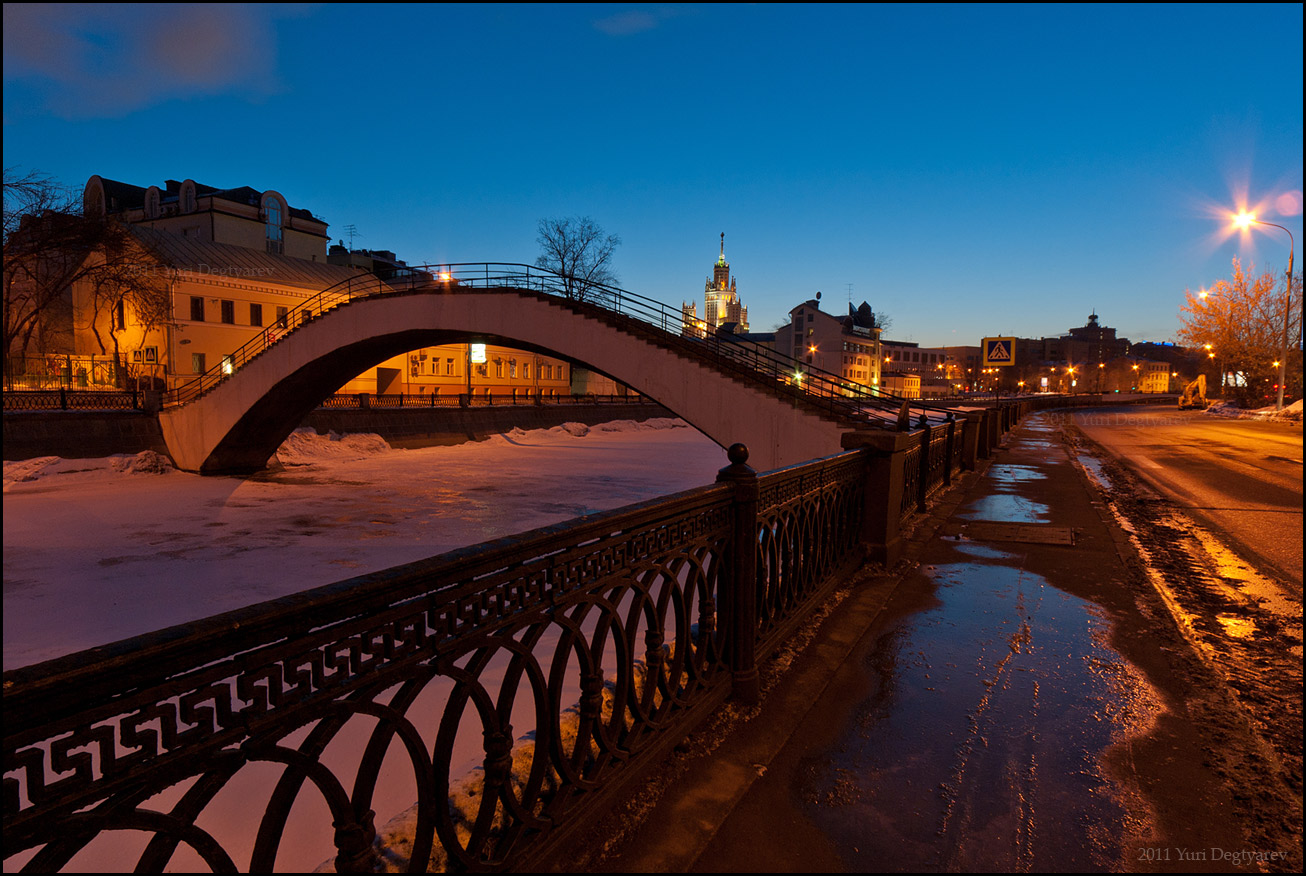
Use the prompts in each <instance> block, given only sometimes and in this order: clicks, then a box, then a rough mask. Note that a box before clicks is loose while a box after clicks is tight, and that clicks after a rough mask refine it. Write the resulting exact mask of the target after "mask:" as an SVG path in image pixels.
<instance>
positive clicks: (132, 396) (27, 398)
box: [3, 387, 142, 411]
mask: <svg viewBox="0 0 1306 876" xmlns="http://www.w3.org/2000/svg"><path fill="white" fill-rule="evenodd" d="M3 396H4V409H5V410H6V411H69V410H85V411H135V410H140V408H141V398H142V394H141V393H139V392H134V391H130V390H129V391H126V392H116V391H113V390H104V391H101V390H84V391H78V390H72V389H64V388H63V387H60V388H58V389H35V390H9V391H6V392H4V393H3Z"/></svg>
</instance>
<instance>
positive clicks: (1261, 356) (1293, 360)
mask: <svg viewBox="0 0 1306 876" xmlns="http://www.w3.org/2000/svg"><path fill="white" fill-rule="evenodd" d="M1286 280H1287V278H1286V276H1285V275H1284V273H1283V272H1280V271H1265V272H1263V273H1260V274H1257V273H1256V269H1255V267H1254V266H1251V265H1249V266H1247V268H1245V269H1244V267H1243V265H1242V262H1241V261H1240V260H1239V259H1237V258H1235V259H1234V260H1233V276H1232V277H1231V278H1230V279H1228V280H1220V281H1219V282H1217V283H1216V284H1215V285H1214V286H1212V287H1211V288H1210V289H1208V290H1205V291H1202V292H1193V291H1192V290H1188V292H1187V295H1186V300H1185V301H1184V304H1183V306H1182V307H1181V308H1180V309H1179V326H1180V327H1179V332H1178V337H1179V340H1180V342H1181V343H1184V344H1186V345H1188V346H1191V347H1194V348H1202V347H1208V346H1209V348H1210V350H1211V352H1212V353H1213V354H1214V356H1213V358H1214V359H1215V360H1216V361H1218V362H1220V363H1221V365H1222V370H1223V372H1224V373H1225V374H1230V375H1232V376H1233V383H1234V386H1233V387H1232V389H1231V393H1232V396H1233V397H1234V398H1236V399H1237V400H1238V401H1239V403H1241V404H1243V405H1249V406H1253V407H1260V406H1262V405H1263V404H1264V403H1265V398H1266V397H1267V396H1273V395H1274V392H1273V387H1274V385H1275V384H1276V383H1277V381H1278V371H1279V369H1278V361H1279V357H1280V356H1281V355H1282V350H1283V321H1284V312H1283V309H1284V307H1285V306H1287V307H1288V308H1289V312H1288V337H1289V338H1290V340H1291V342H1290V343H1289V349H1288V355H1289V358H1288V367H1287V374H1288V377H1287V382H1286V389H1285V398H1287V399H1298V398H1301V375H1302V359H1301V342H1300V338H1301V330H1302V297H1301V291H1302V287H1301V274H1298V275H1297V276H1295V277H1293V281H1292V295H1291V300H1290V301H1289V300H1286V296H1285V295H1284V292H1283V289H1282V288H1281V284H1282V283H1284V282H1286ZM1213 364H1214V363H1213Z"/></svg>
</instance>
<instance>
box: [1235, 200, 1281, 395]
mask: <svg viewBox="0 0 1306 876" xmlns="http://www.w3.org/2000/svg"><path fill="white" fill-rule="evenodd" d="M1234 222H1235V223H1237V224H1238V225H1239V226H1240V227H1242V228H1246V227H1247V226H1248V225H1268V226H1270V227H1271V228H1277V229H1279V230H1280V231H1282V232H1283V233H1284V234H1286V235H1288V288H1287V289H1286V290H1285V291H1284V293H1283V355H1282V356H1280V357H1279V399H1278V401H1276V402H1275V406H1274V409H1275V410H1276V411H1281V410H1283V385H1284V383H1285V382H1287V379H1288V320H1289V319H1290V318H1291V316H1292V255H1293V249H1294V247H1295V241H1294V240H1293V239H1292V232H1291V231H1289V230H1288V229H1286V228H1284V227H1283V226H1282V225H1275V224H1274V223H1273V222H1262V221H1261V220H1260V219H1257V218H1256V217H1255V216H1254V215H1252V214H1251V213H1247V212H1242V213H1239V214H1238V215H1237V216H1235V217H1234Z"/></svg>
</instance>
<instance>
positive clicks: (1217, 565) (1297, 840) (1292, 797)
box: [1064, 431, 1303, 870]
mask: <svg viewBox="0 0 1306 876" xmlns="http://www.w3.org/2000/svg"><path fill="white" fill-rule="evenodd" d="M1064 436H1065V440H1066V441H1067V443H1068V444H1071V445H1072V457H1074V455H1075V453H1076V452H1078V453H1081V454H1082V453H1085V452H1088V453H1090V454H1091V455H1092V456H1093V458H1094V459H1095V461H1096V465H1097V466H1099V467H1100V469H1101V471H1102V474H1103V475H1104V476H1105V477H1106V479H1107V481H1109V483H1108V484H1103V483H1101V481H1100V480H1098V479H1097V478H1096V477H1093V476H1091V475H1090V480H1092V481H1095V482H1096V483H1097V486H1098V489H1099V491H1100V492H1101V494H1102V496H1103V499H1104V501H1105V502H1106V503H1107V505H1108V506H1109V508H1110V510H1111V512H1112V513H1113V514H1114V516H1115V517H1116V519H1117V521H1118V522H1119V523H1120V525H1121V527H1122V528H1123V529H1124V530H1125V531H1126V532H1127V533H1128V535H1129V539H1130V541H1131V542H1132V544H1133V547H1134V548H1135V550H1136V551H1137V552H1138V555H1139V557H1140V558H1141V560H1142V562H1143V565H1144V567H1145V573H1146V576H1145V577H1146V581H1147V584H1148V585H1150V587H1151V589H1152V591H1153V594H1151V595H1153V596H1155V597H1159V599H1160V601H1161V602H1162V603H1164V606H1165V610H1167V611H1168V613H1169V615H1170V616H1171V618H1172V619H1173V621H1174V625H1175V628H1176V629H1177V630H1178V632H1179V633H1180V635H1182V637H1183V638H1184V639H1185V640H1186V641H1187V643H1188V645H1189V646H1190V649H1191V651H1192V653H1193V655H1195V656H1196V657H1197V658H1198V660H1199V661H1200V663H1199V665H1198V666H1196V667H1194V669H1193V672H1192V677H1190V678H1189V684H1190V686H1191V690H1192V696H1191V697H1190V698H1189V700H1188V706H1189V716H1188V717H1189V720H1191V721H1193V722H1194V724H1195V725H1196V726H1198V727H1200V728H1201V730H1202V732H1203V734H1204V735H1205V736H1206V737H1207V739H1208V744H1207V745H1206V754H1207V756H1208V757H1209V763H1210V765H1211V766H1212V768H1213V769H1214V770H1215V771H1216V772H1217V773H1218V774H1219V775H1220V776H1221V777H1222V779H1223V780H1224V782H1225V783H1226V785H1227V787H1228V788H1229V791H1230V793H1231V795H1232V797H1233V799H1234V801H1235V803H1236V804H1237V807H1238V809H1239V814H1240V815H1241V816H1242V817H1243V818H1244V820H1245V821H1246V828H1247V832H1248V834H1249V836H1248V839H1249V841H1250V842H1251V843H1252V844H1253V845H1254V846H1258V847H1262V848H1265V849H1285V850H1288V849H1290V850H1292V855H1293V856H1295V858H1294V860H1293V861H1292V862H1291V863H1290V864H1289V869H1290V870H1291V869H1294V868H1299V867H1300V864H1301V860H1302V859H1301V840H1302V681H1303V674H1302V626H1301V606H1300V605H1299V604H1298V605H1295V607H1294V606H1293V604H1292V602H1291V601H1288V603H1287V605H1286V606H1285V604H1283V601H1282V600H1271V599H1269V598H1267V597H1265V596H1258V595H1256V592H1255V591H1256V588H1254V587H1247V586H1244V582H1245V578H1244V572H1245V570H1246V566H1244V567H1243V571H1239V570H1237V569H1235V570H1232V571H1231V569H1230V561H1229V557H1228V555H1227V554H1228V552H1227V550H1224V549H1223V548H1222V546H1221V545H1220V543H1219V540H1218V539H1217V538H1216V537H1215V536H1213V535H1212V534H1211V533H1209V532H1208V531H1206V530H1204V529H1203V528H1202V527H1200V526H1199V525H1198V524H1196V523H1195V522H1193V521H1192V520H1190V519H1188V518H1187V517H1186V516H1185V515H1184V514H1182V513H1181V512H1180V511H1179V510H1178V509H1177V508H1176V507H1175V506H1174V505H1173V504H1171V503H1170V502H1169V501H1168V500H1166V499H1165V498H1163V497H1160V496H1158V495H1156V494H1155V493H1154V492H1152V491H1151V490H1150V489H1148V488H1147V487H1146V486H1145V485H1143V484H1142V483H1141V482H1140V481H1139V479H1138V478H1136V477H1135V476H1134V475H1133V474H1132V473H1131V472H1130V471H1129V470H1128V468H1126V467H1125V466H1124V465H1122V464H1120V463H1119V462H1117V461H1115V460H1114V459H1113V458H1111V457H1110V456H1109V455H1108V454H1106V453H1102V452H1094V451H1096V447H1095V445H1093V444H1092V442H1090V441H1087V440H1085V439H1083V437H1082V435H1079V434H1077V433H1074V432H1071V431H1068V432H1066V433H1064ZM1262 583H1263V582H1262ZM1262 592H1263V589H1262ZM1147 596H1148V594H1139V607H1140V609H1141V610H1143V611H1147V608H1146V603H1147V602H1148V601H1154V600H1148V599H1147ZM1273 602H1278V603H1279V604H1277V605H1276V604H1271V603H1273ZM1285 608H1286V610H1285ZM1294 608H1295V617H1294ZM1190 662H1191V661H1190Z"/></svg>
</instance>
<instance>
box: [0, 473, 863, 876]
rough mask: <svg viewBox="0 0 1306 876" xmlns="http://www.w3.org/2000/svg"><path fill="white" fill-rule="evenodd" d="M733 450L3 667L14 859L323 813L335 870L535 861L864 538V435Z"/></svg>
mask: <svg viewBox="0 0 1306 876" xmlns="http://www.w3.org/2000/svg"><path fill="white" fill-rule="evenodd" d="M731 459H732V462H734V464H733V465H732V466H730V467H729V468H728V469H725V470H723V471H722V478H721V480H722V483H720V484H718V485H716V486H711V487H704V488H700V489H697V490H691V491H688V492H685V493H680V494H677V495H675V496H669V497H666V498H664V499H659V500H655V501H652V502H646V503H642V504H639V505H633V506H630V507H628V508H625V509H620V510H617V511H612V512H607V513H604V514H598V515H594V516H592V517H584V518H579V519H577V520H573V521H569V522H567V523H563V524H559V525H556V526H552V527H546V528H544V529H540V530H535V531H533V532H530V533H525V534H523V535H520V536H516V537H512V538H507V539H501V540H499V541H496V542H490V543H487V544H483V545H478V546H475V547H471V548H466V549H463V550H458V551H453V552H451V553H448V554H443V555H441V556H438V557H434V558H431V559H429V560H425V561H421V562H417V563H412V564H409V565H405V566H400V567H396V568H394V569H389V570H386V571H383V572H377V573H374V574H371V575H365V576H362V577H359V578H354V579H350V580H347V581H342V582H339V583H336V584H332V585H328V586H326V587H321V588H318V589H315V590H310V591H306V592H304V593H300V594H297V595H294V596H290V597H285V598H282V599H277V600H273V601H270V602H267V603H263V604H261V605H257V606H253V607H250V608H247V609H242V610H239V611H235V612H230V613H227V614H223V615H218V616H216V617H212V618H208V619H206V620H202V621H197V622H194V623H190V624H185V625H182V626H178V627H172V628H169V629H166V630H162V631H159V632H156V633H152V634H149V635H146V636H140V637H137V638H134V639H130V640H126V641H123V642H119V643H116V644H113V645H108V646H105V647H102V648H97V649H93V650H91V651H86V652H82V653H80V654H75V655H71V656H69V657H65V658H61V659H58V660H53V661H49V662H47V663H44V664H40V665H38V666H33V667H26V668H23V669H19V670H14V671H11V672H7V673H5V676H4V691H5V693H4V705H5V726H4V772H5V778H4V788H5V804H4V805H5V812H4V833H3V838H4V839H3V841H4V855H5V859H6V867H7V869H12V868H15V867H21V868H22V869H23V870H24V871H28V872H49V871H54V870H58V869H61V868H64V867H68V866H70V861H73V859H74V858H76V862H77V863H76V864H74V865H73V866H87V865H88V864H89V862H90V859H88V858H87V857H86V856H87V855H91V856H94V855H95V854H102V855H103V854H109V855H111V856H112V865H111V869H125V868H127V867H130V866H135V867H136V868H137V869H138V870H140V871H160V870H162V869H163V868H164V867H167V866H171V867H174V868H175V867H181V868H184V869H195V868H197V867H207V868H209V869H211V870H231V869H236V867H237V862H240V864H241V865H242V866H247V867H248V869H249V870H250V871H251V872H270V871H272V870H273V869H277V868H278V867H280V868H282V869H286V868H289V869H303V868H311V867H313V866H315V865H317V864H319V863H321V862H322V861H323V860H325V859H326V858H328V857H330V855H331V854H332V848H331V845H326V844H325V843H326V838H327V837H330V838H332V840H333V845H334V855H335V858H334V864H335V867H336V869H337V871H359V870H370V869H372V868H374V867H376V866H378V865H379V857H380V856H386V857H388V858H389V859H390V860H389V862H388V863H389V864H390V865H391V866H396V865H398V866H407V868H408V869H409V870H410V871H425V870H426V869H427V868H428V866H430V867H435V868H447V869H466V870H496V869H506V868H520V867H526V866H530V865H531V864H532V863H534V862H538V861H540V860H542V859H543V858H544V857H545V856H546V855H547V854H549V852H550V850H556V849H557V848H558V847H559V846H560V844H562V843H563V842H564V841H565V840H566V839H567V838H568V837H570V836H572V835H574V832H575V831H576V830H578V829H581V828H583V827H584V826H585V825H586V824H587V823H588V821H589V819H591V818H592V817H593V816H595V815H596V814H597V813H599V812H601V811H603V810H604V809H605V808H606V807H608V806H610V805H611V804H612V803H613V802H614V801H615V800H616V799H618V798H619V797H620V796H621V794H622V793H623V792H624V790H625V788H626V787H628V786H629V783H630V782H631V781H634V780H635V779H638V778H641V777H642V776H643V775H644V774H646V772H647V770H648V769H649V768H650V767H651V766H652V765H653V764H655V763H656V762H657V760H658V759H659V758H661V757H662V756H664V755H665V754H666V753H667V752H669V750H670V748H671V746H673V745H674V744H675V743H677V742H678V741H679V740H680V739H682V738H683V737H684V735H685V734H686V733H688V732H689V730H690V729H692V728H693V727H694V726H695V725H696V724H697V723H698V722H699V721H701V719H702V718H703V717H705V716H706V715H707V714H709V713H710V712H711V711H712V710H713V709H716V708H718V707H719V706H720V704H721V702H722V701H723V700H724V698H725V697H726V696H727V695H728V694H729V693H730V691H731V688H732V685H735V686H736V689H737V690H742V691H744V694H745V695H747V691H748V687H747V685H748V682H749V679H750V677H751V679H753V681H754V682H755V679H756V670H755V666H754V665H753V660H754V659H755V658H754V654H755V653H756V652H757V651H761V652H763V653H765V652H766V651H767V650H768V649H770V648H773V647H775V645H776V644H777V643H778V642H779V641H780V638H781V637H782V636H783V634H784V631H785V630H786V629H788V628H790V627H791V626H792V625H793V624H794V623H796V622H797V621H798V620H801V618H802V617H803V616H804V614H806V613H808V612H809V611H810V610H811V608H812V606H813V604H814V603H815V602H817V601H818V600H819V598H820V596H821V595H822V594H823V593H825V592H826V590H827V589H828V588H829V587H830V586H832V583H833V580H834V579H835V576H836V575H837V574H838V573H839V572H840V571H841V570H843V569H845V568H847V565H848V564H849V563H851V562H854V561H856V560H858V559H860V558H861V556H862V555H861V546H860V540H859V538H858V535H859V527H860V526H861V522H862V517H861V509H862V507H863V505H864V496H865V492H864V491H865V490H866V489H868V486H867V484H866V477H867V470H868V467H867V462H866V459H867V458H866V456H865V455H864V452H863V451H853V452H849V453H845V454H841V455H839V456H836V457H831V458H829V459H825V460H818V461H815V462H812V463H808V464H805V465H801V466H795V467H793V468H790V469H785V470H781V471H778V472H773V473H769V474H766V475H763V476H761V477H758V476H756V475H755V474H754V473H753V472H752V471H751V470H750V469H748V468H747V466H745V465H744V464H743V462H744V460H745V459H746V451H745V452H743V453H742V455H741V454H740V453H739V452H738V451H737V448H732V451H731ZM378 811H380V812H382V813H383V814H384V815H385V816H387V817H388V816H390V815H397V816H398V817H397V818H395V819H393V820H391V821H390V822H389V823H388V826H387V825H382V828H381V831H380V836H381V840H380V841H377V839H376V837H377V833H378V832H377V827H376V823H375V822H376V817H375V813H376V812H378ZM305 813H307V814H305ZM228 820H231V821H232V822H233V823H232V824H228V823H227V821H228ZM305 823H307V824H308V825H309V827H308V829H307V835H308V836H310V837H313V838H316V839H318V840H320V842H318V844H317V845H316V846H313V847H312V848H310V849H309V850H307V851H306V850H303V849H300V848H298V846H297V845H296V842H297V841H295V840H293V839H292V836H294V835H295V830H294V828H295V826H296V825H299V826H300V827H302V826H303V825H304V824H305ZM401 828H402V829H401ZM126 834H135V835H139V836H143V839H142V840H141V841H140V842H138V843H137V844H136V845H135V847H134V848H133V849H132V850H131V851H130V854H128V853H127V852H126V851H124V850H123V847H122V846H121V845H115V843H118V841H119V840H118V838H120V837H121V836H124V835H126ZM106 849H107V850H108V851H107V852H106V851H105V850H106ZM315 855H316V857H314V856H315ZM133 862H134V863H133Z"/></svg>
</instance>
